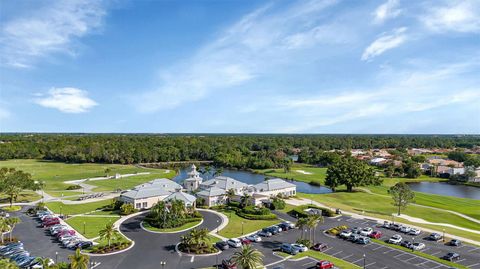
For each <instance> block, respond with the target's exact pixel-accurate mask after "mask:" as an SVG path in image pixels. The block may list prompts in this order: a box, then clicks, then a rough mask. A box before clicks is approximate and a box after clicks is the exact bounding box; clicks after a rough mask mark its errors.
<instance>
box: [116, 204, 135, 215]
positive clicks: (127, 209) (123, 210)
mask: <svg viewBox="0 0 480 269" xmlns="http://www.w3.org/2000/svg"><path fill="white" fill-rule="evenodd" d="M135 212H137V210H136V209H135V208H134V207H133V205H132V204H123V205H122V206H120V215H130V214H132V213H135Z"/></svg>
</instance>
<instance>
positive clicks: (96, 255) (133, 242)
mask: <svg viewBox="0 0 480 269" xmlns="http://www.w3.org/2000/svg"><path fill="white" fill-rule="evenodd" d="M120 233H121V232H120ZM122 235H123V234H122ZM123 236H124V237H125V238H127V239H128V240H130V242H132V244H131V245H130V246H129V247H128V248H125V249H122V250H119V251H115V252H111V253H103V254H101V253H88V252H83V251H81V253H82V254H85V255H88V256H91V257H104V256H111V255H115V254H120V253H123V252H125V251H128V250H130V249H131V248H133V246H135V241H133V240H131V239H130V238H128V237H126V236H125V235H123Z"/></svg>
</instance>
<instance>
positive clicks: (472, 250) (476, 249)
mask: <svg viewBox="0 0 480 269" xmlns="http://www.w3.org/2000/svg"><path fill="white" fill-rule="evenodd" d="M477 249H478V248H473V249H471V250H469V251H468V252H472V251H475V250H477Z"/></svg>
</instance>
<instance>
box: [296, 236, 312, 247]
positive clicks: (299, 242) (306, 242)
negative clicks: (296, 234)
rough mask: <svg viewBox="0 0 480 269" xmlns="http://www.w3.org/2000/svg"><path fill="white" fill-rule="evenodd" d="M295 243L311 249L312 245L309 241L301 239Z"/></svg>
mask: <svg viewBox="0 0 480 269" xmlns="http://www.w3.org/2000/svg"><path fill="white" fill-rule="evenodd" d="M295 243H297V244H302V245H304V246H306V247H308V248H311V247H312V243H311V242H310V240H308V239H301V238H299V239H297V241H296V242H295Z"/></svg>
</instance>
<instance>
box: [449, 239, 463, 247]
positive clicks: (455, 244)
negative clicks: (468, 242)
mask: <svg viewBox="0 0 480 269" xmlns="http://www.w3.org/2000/svg"><path fill="white" fill-rule="evenodd" d="M461 244H462V241H460V240H458V239H452V240H450V242H448V245H449V246H454V247H458V246H460V245H461Z"/></svg>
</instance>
